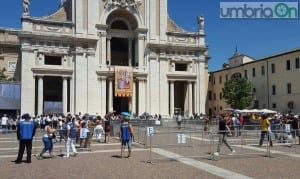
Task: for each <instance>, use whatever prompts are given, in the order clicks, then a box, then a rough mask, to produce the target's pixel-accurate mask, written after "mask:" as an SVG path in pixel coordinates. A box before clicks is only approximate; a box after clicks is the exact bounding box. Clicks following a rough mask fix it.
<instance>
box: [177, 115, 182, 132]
mask: <svg viewBox="0 0 300 179" xmlns="http://www.w3.org/2000/svg"><path fill="white" fill-rule="evenodd" d="M176 121H177V127H178V129H181V122H182V116H181V115H180V114H177V116H176Z"/></svg>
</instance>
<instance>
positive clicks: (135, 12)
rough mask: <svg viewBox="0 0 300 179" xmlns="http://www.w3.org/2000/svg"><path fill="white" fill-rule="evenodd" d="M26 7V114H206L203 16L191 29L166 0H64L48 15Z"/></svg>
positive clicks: (22, 50)
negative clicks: (183, 25)
mask: <svg viewBox="0 0 300 179" xmlns="http://www.w3.org/2000/svg"><path fill="white" fill-rule="evenodd" d="M24 2H25V1H24V0H23V3H24ZM182 3H185V2H182ZM23 6H24V9H23V17H22V29H21V30H20V32H19V35H18V36H19V40H20V56H21V57H20V61H21V62H20V69H21V70H20V73H21V83H22V85H21V113H22V114H23V113H25V112H28V113H32V114H35V115H40V114H45V113H67V112H72V113H77V114H78V113H79V112H81V113H94V114H95V113H98V114H100V115H103V114H105V113H107V112H109V111H112V110H114V111H116V112H117V113H121V112H123V111H128V112H130V113H132V114H136V115H140V114H142V113H144V112H147V113H150V114H161V115H162V116H173V114H174V110H176V109H179V111H180V113H181V114H183V115H188V116H191V115H192V114H193V113H199V114H200V113H205V103H206V95H207V84H208V69H207V68H208V60H209V56H208V46H207V44H206V43H205V31H204V18H203V17H201V16H199V17H195V24H196V23H198V30H197V31H196V32H188V31H185V30H184V29H182V28H180V27H179V26H178V25H176V23H175V22H174V21H173V20H172V19H171V17H170V16H169V15H168V8H167V7H168V0H92V1H87V0H64V1H61V5H60V8H59V9H58V10H57V11H56V12H54V13H53V14H51V15H48V16H44V17H32V16H30V5H29V4H26V2H25V3H24V4H23ZM190 20H193V19H190Z"/></svg>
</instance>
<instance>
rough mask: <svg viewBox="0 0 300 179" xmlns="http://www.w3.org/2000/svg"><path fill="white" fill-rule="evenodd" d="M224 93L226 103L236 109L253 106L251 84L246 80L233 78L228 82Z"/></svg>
mask: <svg viewBox="0 0 300 179" xmlns="http://www.w3.org/2000/svg"><path fill="white" fill-rule="evenodd" d="M222 91H223V97H224V98H225V100H226V103H227V104H230V106H231V107H232V108H234V109H244V108H246V107H249V106H250V104H251V101H252V95H251V83H250V82H248V81H247V80H246V79H244V78H233V79H231V80H228V81H226V82H225V84H224V88H223V89H222Z"/></svg>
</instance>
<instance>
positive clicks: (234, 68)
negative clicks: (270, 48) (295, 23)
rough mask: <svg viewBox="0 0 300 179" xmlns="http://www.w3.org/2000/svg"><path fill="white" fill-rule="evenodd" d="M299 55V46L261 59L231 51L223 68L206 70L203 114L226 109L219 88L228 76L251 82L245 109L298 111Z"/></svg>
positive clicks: (282, 111) (299, 95)
mask: <svg viewBox="0 0 300 179" xmlns="http://www.w3.org/2000/svg"><path fill="white" fill-rule="evenodd" d="M299 58H300V48H296V49H291V50H287V51H283V52H279V53H276V54H273V55H270V56H267V57H264V58H261V59H254V58H251V57H249V56H247V55H244V54H238V53H235V54H234V55H233V56H232V57H231V58H229V63H228V64H224V65H223V69H221V70H217V71H214V72H210V73H209V83H208V93H207V94H208V96H207V111H206V112H207V114H212V115H216V114H220V113H223V112H224V109H228V108H230V106H229V105H228V104H226V102H225V99H224V98H223V94H222V88H223V86H224V82H226V81H227V80H229V79H231V78H232V77H242V78H246V79H247V80H249V81H250V82H251V84H252V97H253V102H252V105H251V106H249V108H257V109H265V108H267V109H272V110H275V111H278V112H281V113H289V112H294V113H298V112H300V85H299V79H298V78H299V76H300V64H299Z"/></svg>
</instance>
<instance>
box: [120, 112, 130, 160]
mask: <svg viewBox="0 0 300 179" xmlns="http://www.w3.org/2000/svg"><path fill="white" fill-rule="evenodd" d="M129 121H130V117H128V116H125V117H124V120H123V121H122V123H121V125H120V134H119V137H120V141H121V158H123V153H124V150H125V147H126V145H127V147H128V158H130V157H131V147H132V139H133V127H132V125H131V124H130V123H129Z"/></svg>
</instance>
